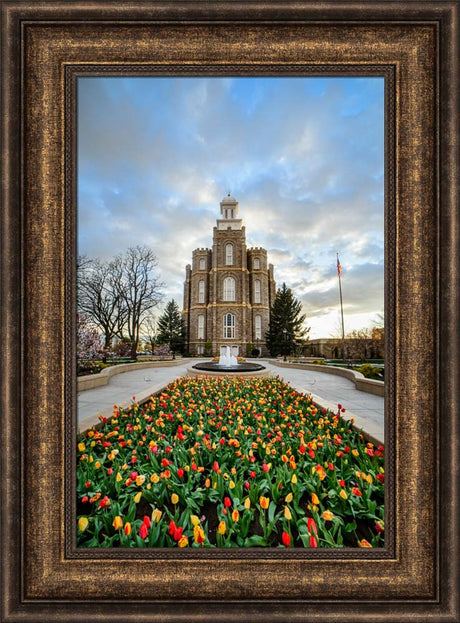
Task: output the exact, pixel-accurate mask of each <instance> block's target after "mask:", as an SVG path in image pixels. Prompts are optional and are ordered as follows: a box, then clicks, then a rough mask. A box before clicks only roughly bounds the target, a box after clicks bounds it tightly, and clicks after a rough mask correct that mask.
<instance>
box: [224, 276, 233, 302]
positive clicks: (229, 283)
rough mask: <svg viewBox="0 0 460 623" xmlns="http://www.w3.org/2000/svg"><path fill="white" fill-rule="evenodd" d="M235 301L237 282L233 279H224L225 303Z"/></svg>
mask: <svg viewBox="0 0 460 623" xmlns="http://www.w3.org/2000/svg"><path fill="white" fill-rule="evenodd" d="M234 300H235V280H234V278H233V277H226V278H225V279H224V301H234Z"/></svg>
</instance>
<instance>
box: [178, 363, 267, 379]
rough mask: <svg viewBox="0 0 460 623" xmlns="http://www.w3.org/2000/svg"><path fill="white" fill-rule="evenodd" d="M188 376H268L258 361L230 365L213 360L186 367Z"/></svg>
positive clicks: (265, 369)
mask: <svg viewBox="0 0 460 623" xmlns="http://www.w3.org/2000/svg"><path fill="white" fill-rule="evenodd" d="M187 374H188V376H193V377H196V376H242V377H249V378H252V377H264V376H269V372H268V370H267V368H265V367H264V366H261V365H260V364H259V363H249V362H247V361H246V362H244V363H236V364H232V365H227V364H221V363H217V362H214V361H205V362H202V363H197V364H195V365H194V366H192V367H191V368H188V369H187Z"/></svg>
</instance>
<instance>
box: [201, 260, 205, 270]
mask: <svg viewBox="0 0 460 623" xmlns="http://www.w3.org/2000/svg"><path fill="white" fill-rule="evenodd" d="M205 268H206V260H205V259H204V258H201V259H200V270H204V269H205Z"/></svg>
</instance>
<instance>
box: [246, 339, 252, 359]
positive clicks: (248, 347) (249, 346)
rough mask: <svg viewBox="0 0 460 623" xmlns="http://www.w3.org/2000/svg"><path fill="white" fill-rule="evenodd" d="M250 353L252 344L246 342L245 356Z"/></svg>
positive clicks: (248, 355)
mask: <svg viewBox="0 0 460 623" xmlns="http://www.w3.org/2000/svg"><path fill="white" fill-rule="evenodd" d="M251 353H252V344H251V342H248V343H247V344H246V357H250V356H251Z"/></svg>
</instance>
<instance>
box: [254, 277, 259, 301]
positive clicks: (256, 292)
mask: <svg viewBox="0 0 460 623" xmlns="http://www.w3.org/2000/svg"><path fill="white" fill-rule="evenodd" d="M254 303H260V281H259V279H256V280H255V281H254Z"/></svg>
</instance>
